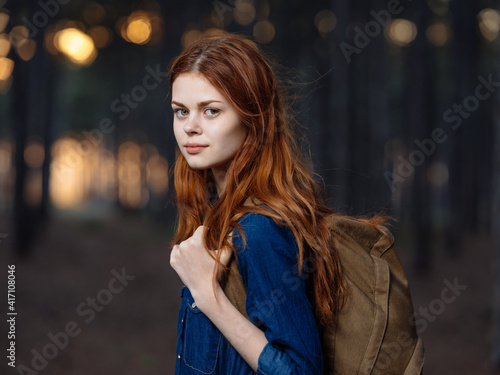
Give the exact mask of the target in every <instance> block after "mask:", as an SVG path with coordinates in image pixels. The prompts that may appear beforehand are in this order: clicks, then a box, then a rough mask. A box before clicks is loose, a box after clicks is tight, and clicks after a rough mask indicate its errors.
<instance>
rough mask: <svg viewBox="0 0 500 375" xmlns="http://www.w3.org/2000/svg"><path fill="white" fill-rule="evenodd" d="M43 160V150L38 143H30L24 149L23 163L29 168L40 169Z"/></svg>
mask: <svg viewBox="0 0 500 375" xmlns="http://www.w3.org/2000/svg"><path fill="white" fill-rule="evenodd" d="M44 159H45V149H44V148H43V144H42V142H40V141H31V142H29V143H28V144H27V145H26V147H25V148H24V162H25V163H26V165H27V166H28V167H30V168H34V169H35V168H40V167H41V166H42V164H43V160H44Z"/></svg>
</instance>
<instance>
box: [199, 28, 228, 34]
mask: <svg viewBox="0 0 500 375" xmlns="http://www.w3.org/2000/svg"><path fill="white" fill-rule="evenodd" d="M224 33H225V31H224V30H222V29H219V28H217V27H211V28H210V29H208V30H205V32H204V33H203V35H205V36H212V35H222V34H224Z"/></svg>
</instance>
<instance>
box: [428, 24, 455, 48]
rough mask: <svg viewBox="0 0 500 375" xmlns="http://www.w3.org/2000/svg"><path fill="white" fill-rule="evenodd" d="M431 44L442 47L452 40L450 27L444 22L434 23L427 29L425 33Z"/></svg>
mask: <svg viewBox="0 0 500 375" xmlns="http://www.w3.org/2000/svg"><path fill="white" fill-rule="evenodd" d="M425 35H426V36H427V39H429V42H431V43H432V44H434V45H435V46H437V47H441V46H443V45H445V44H446V42H448V40H449V39H450V31H449V29H448V27H447V26H446V25H445V24H444V23H442V22H434V23H433V24H432V25H430V26H429V27H428V28H427V31H426V32H425Z"/></svg>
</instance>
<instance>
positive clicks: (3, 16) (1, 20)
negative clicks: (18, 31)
mask: <svg viewBox="0 0 500 375" xmlns="http://www.w3.org/2000/svg"><path fill="white" fill-rule="evenodd" d="M2 10H3V9H2ZM9 18H10V17H9V15H8V14H7V13H5V12H3V11H0V33H3V32H4V30H5V28H6V27H7V24H8V23H9Z"/></svg>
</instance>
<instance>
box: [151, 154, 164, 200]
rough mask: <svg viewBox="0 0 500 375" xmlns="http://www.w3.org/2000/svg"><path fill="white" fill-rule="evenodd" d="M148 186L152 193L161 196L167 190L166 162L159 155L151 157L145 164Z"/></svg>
mask: <svg viewBox="0 0 500 375" xmlns="http://www.w3.org/2000/svg"><path fill="white" fill-rule="evenodd" d="M146 173H147V179H148V185H149V188H150V189H151V191H152V192H154V193H155V194H158V195H163V194H165V193H166V192H167V188H168V162H167V160H166V159H165V158H164V157H162V156H160V155H153V156H152V157H150V158H149V160H148V162H147V164H146Z"/></svg>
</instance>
